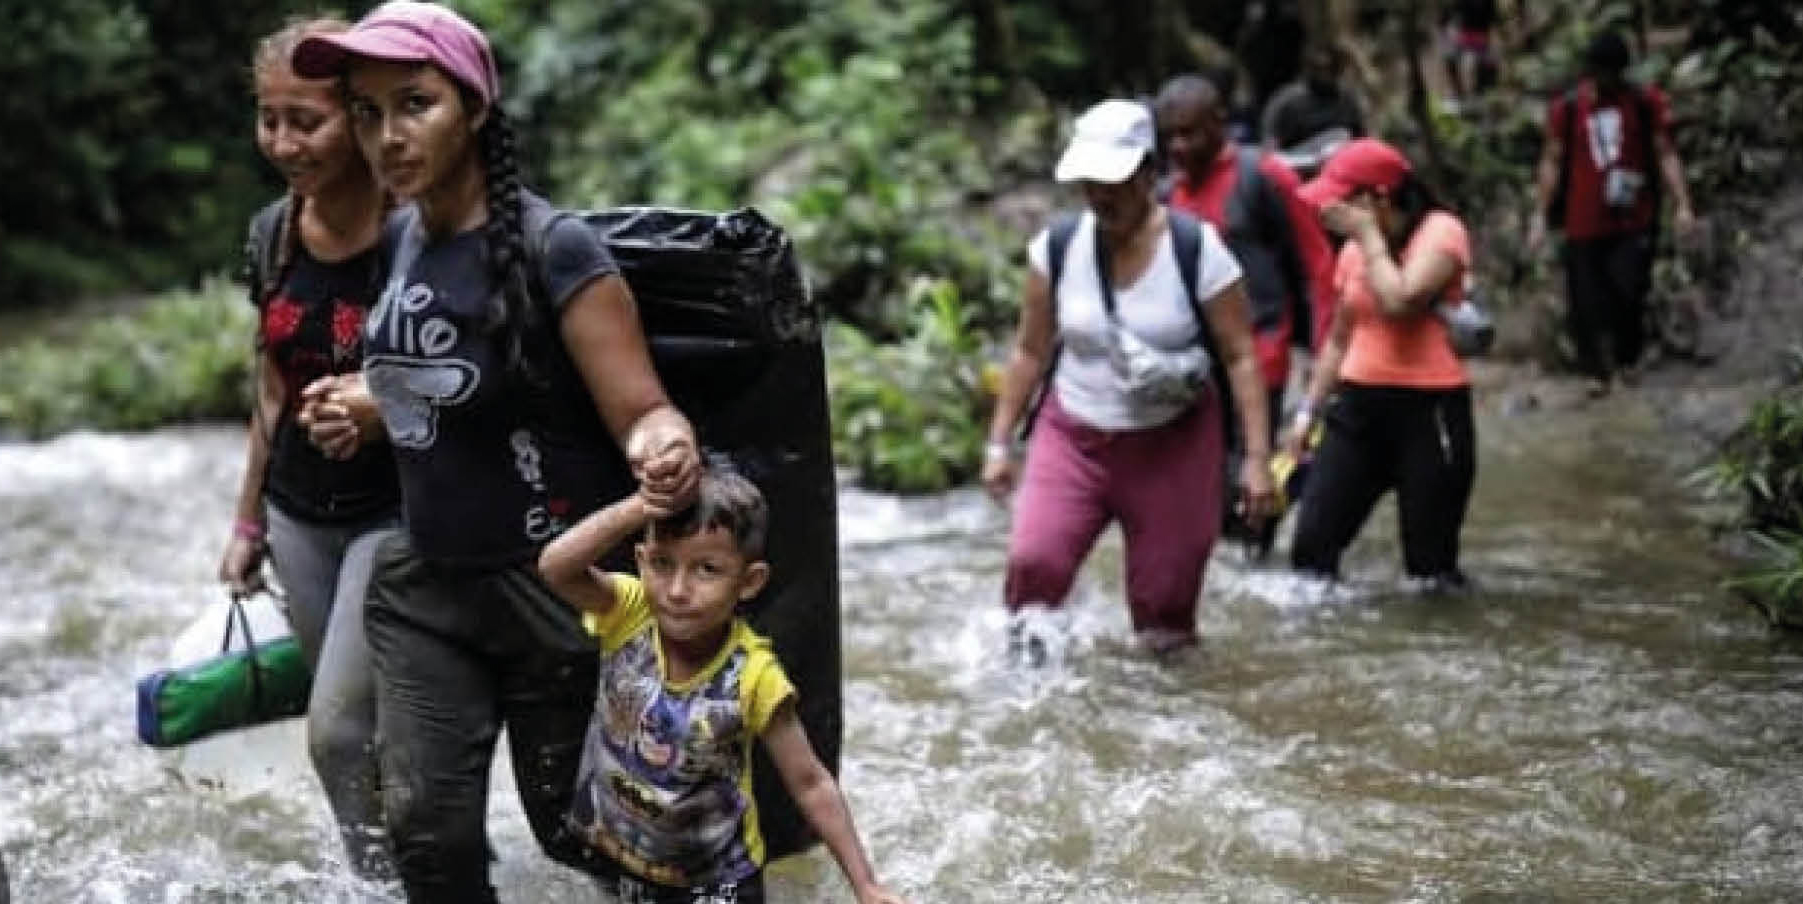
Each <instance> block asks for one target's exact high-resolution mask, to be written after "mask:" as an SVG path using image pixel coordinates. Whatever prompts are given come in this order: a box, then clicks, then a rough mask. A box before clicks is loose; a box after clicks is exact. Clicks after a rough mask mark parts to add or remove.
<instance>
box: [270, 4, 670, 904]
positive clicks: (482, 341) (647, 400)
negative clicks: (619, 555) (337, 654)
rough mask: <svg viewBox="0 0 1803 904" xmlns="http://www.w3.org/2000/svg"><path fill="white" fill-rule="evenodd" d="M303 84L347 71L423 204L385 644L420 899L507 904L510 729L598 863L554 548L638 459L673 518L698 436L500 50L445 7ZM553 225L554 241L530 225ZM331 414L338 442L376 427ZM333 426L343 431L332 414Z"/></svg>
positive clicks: (374, 326)
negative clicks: (499, 751)
mask: <svg viewBox="0 0 1803 904" xmlns="http://www.w3.org/2000/svg"><path fill="white" fill-rule="evenodd" d="M293 60H294V64H295V68H296V69H297V70H298V71H300V72H302V73H304V74H307V75H311V76H315V77H324V76H330V75H335V74H341V75H343V77H344V80H345V84H346V87H347V90H348V92H349V98H350V105H351V112H352V117H353V119H354V121H355V128H356V132H357V138H358V141H359V143H360V144H361V145H362V147H363V151H364V154H365V156H366V157H367V158H368V159H369V160H370V161H371V162H372V163H373V164H374V165H375V167H376V170H377V172H378V174H379V177H380V178H381V180H382V183H383V185H384V186H385V187H386V188H387V189H388V190H390V191H391V192H392V193H393V194H394V195H395V196H396V197H397V198H398V199H399V200H401V201H402V202H411V206H410V207H407V208H405V209H403V210H402V211H400V212H399V213H398V214H397V215H396V216H395V217H394V218H392V219H391V222H390V224H389V228H388V230H387V237H386V239H385V244H386V247H387V261H388V265H389V268H390V272H391V275H390V278H389V279H388V281H387V285H386V288H385V289H384V291H383V293H382V299H381V301H380V303H379V304H378V305H377V307H376V309H375V311H373V312H372V314H371V316H370V320H369V322H368V324H367V326H366V329H365V333H364V338H365V341H366V343H367V351H368V357H367V359H366V361H365V364H364V376H365V379H366V383H367V390H368V392H369V393H370V394H373V396H374V397H375V400H376V402H377V403H378V405H379V408H380V411H381V417H382V422H383V424H384V426H385V432H386V434H387V436H388V438H389V441H390V443H391V444H392V445H393V446H394V448H395V457H396V462H397V464H398V465H399V470H400V475H401V487H402V500H403V510H404V520H405V522H406V525H407V530H406V531H405V533H404V535H403V536H401V537H397V538H395V539H394V540H391V541H389V542H387V543H385V544H384V545H383V547H382V549H381V550H380V551H379V552H378V554H377V561H376V577H375V580H374V583H373V585H372V588H371V593H370V601H369V611H368V617H367V627H368V631H369V638H370V646H371V648H372V650H373V652H374V657H375V667H376V675H377V684H378V696H379V699H380V702H381V712H382V747H383V760H382V762H383V767H384V772H383V779H384V782H385V786H384V791H385V802H386V806H387V814H388V820H389V829H390V835H391V838H392V839H393V842H394V846H395V852H396V858H397V862H398V864H399V866H400V872H401V878H402V881H403V883H404V884H405V885H406V888H407V893H408V896H409V898H410V899H411V900H414V901H450V900H456V901H478V902H480V901H493V900H494V891H493V889H492V888H491V887H490V886H489V884H488V856H487V852H486V849H485V845H484V823H485V814H486V810H487V791H488V781H489V765H490V762H491V760H492V757H493V752H494V744H495V740H496V737H497V735H498V733H499V731H500V729H501V728H502V727H505V728H506V729H507V734H508V738H509V742H510V745H511V753H512V760H513V767H514V777H515V785H516V788H517V789H518V793H519V795H520V798H521V803H522V805H523V807H524V809H525V811H526V816H527V820H528V822H529V823H530V824H531V826H532V829H533V832H534V834H535V835H536V836H537V838H538V840H539V843H540V844H541V846H543V847H544V848H545V850H546V851H547V853H550V854H551V855H552V856H554V857H556V858H558V859H560V860H563V861H564V862H566V863H570V864H572V865H576V866H581V867H586V868H590V869H597V870H602V871H605V870H606V868H607V867H606V866H605V865H604V864H597V863H594V862H593V860H592V859H591V858H592V857H593V856H594V855H592V854H590V853H588V849H587V847H586V846H585V845H583V844H581V843H580V842H579V841H578V840H577V839H576V838H575V837H574V836H573V834H572V833H571V832H570V831H569V830H568V829H567V828H566V826H565V823H564V817H565V814H566V813H567V812H568V809H569V804H570V799H571V794H572V793H573V791H574V788H575V778H576V767H577V763H578V758H579V757H580V755H581V746H582V739H583V734H584V731H585V728H586V724H587V720H588V717H589V714H590V712H591V711H592V709H593V706H594V699H595V692H596V681H597V677H598V675H597V672H598V660H599V658H598V657H597V656H596V655H595V646H594V643H593V640H592V639H591V638H588V637H587V636H586V634H585V633H584V631H583V630H582V627H581V624H580V621H579V618H578V614H577V612H576V611H575V610H574V609H572V608H571V607H570V606H569V605H568V604H567V603H565V602H563V601H562V600H561V599H559V598H558V597H557V596H556V595H555V594H553V593H552V592H551V591H550V590H549V589H548V588H547V587H546V586H545V584H544V582H543V581H542V580H541V579H540V578H539V576H538V573H537V570H536V568H535V567H534V563H535V560H536V556H537V551H538V549H539V548H540V547H542V546H543V545H544V543H545V542H546V541H547V540H548V539H549V538H550V537H551V536H553V535H554V534H556V533H557V532H558V531H559V530H561V529H562V528H563V527H564V526H566V525H568V524H570V523H573V522H574V521H575V520H576V519H579V518H581V517H582V516H583V515H586V514H587V513H588V512H590V511H593V510H595V509H596V508H599V507H600V506H601V505H602V504H604V503H606V502H609V501H612V498H613V497H615V496H619V495H623V494H624V493H625V492H627V491H629V490H630V489H631V487H630V486H619V485H611V484H610V483H609V482H608V475H609V474H613V473H618V472H619V469H618V468H617V466H616V462H617V460H618V451H617V450H616V448H615V445H616V443H617V444H618V446H619V447H620V448H623V449H624V450H625V451H626V453H627V456H626V457H627V460H628V461H629V462H630V464H631V472H632V477H634V478H636V479H637V480H638V482H639V485H640V488H641V492H644V493H645V494H646V495H647V497H648V498H650V499H651V500H652V501H653V503H654V504H656V505H658V506H660V507H669V508H681V507H682V506H684V505H686V504H687V503H688V502H689V501H690V500H691V499H692V498H693V495H694V493H695V488H696V484H697V482H698V479H699V465H700V462H699V458H698V455H697V452H696V444H695V438H694V434H693V430H692V429H691V427H690V425H689V423H688V421H687V420H686V419H685V418H684V417H683V416H682V414H681V413H680V412H678V411H677V410H676V408H675V407H674V406H672V405H671V404H670V402H669V400H668V398H667V397H666V395H665V394H664V390H663V388H662V386H661V385H660V383H659V382H658V379H657V376H656V374H655V373H654V372H653V370H652V369H651V361H650V354H649V351H648V349H647V347H646V342H645V338H644V334H643V332H642V330H641V327H640V325H639V320H638V313H637V310H636V307H635V305H634V303H633V298H632V293H631V291H630V290H629V289H628V288H627V286H626V283H625V281H624V280H623V279H621V278H620V275H619V269H618V267H617V266H616V265H615V263H614V261H613V258H612V257H611V256H610V255H609V254H608V252H607V249H606V247H605V246H603V245H602V244H601V242H600V240H599V239H598V238H597V237H596V236H595V234H594V233H593V232H591V231H590V230H589V228H588V227H587V226H586V225H585V224H584V223H582V222H581V221H579V220H576V219H574V218H563V219H556V218H553V217H552V216H551V215H550V212H549V210H548V208H547V207H546V206H545V202H544V201H543V200H542V199H540V198H538V197H537V196H535V195H531V194H529V193H527V192H525V191H524V190H523V189H522V188H521V187H520V180H519V176H518V172H517V168H516V164H515V159H514V137H513V130H512V127H511V125H510V124H509V122H508V119H507V118H506V116H505V115H504V114H503V112H502V110H501V109H500V107H499V106H497V101H498V98H499V94H500V91H499V84H498V77H497V75H496V72H495V65H494V58H493V56H492V54H491V53H490V51H489V48H488V42H487V39H486V38H485V37H484V36H483V34H482V33H481V32H480V31H479V30H477V29H476V28H475V27H474V26H472V25H470V24H469V23H468V22H467V21H465V20H464V19H462V18H461V17H460V16H458V15H457V14H456V13H454V12H452V11H450V10H449V9H446V8H444V7H441V6H437V5H433V4H425V3H414V2H392V3H388V4H385V5H383V6H381V7H378V8H377V9H375V10H374V11H372V12H371V13H370V14H369V15H367V16H365V17H364V18H363V19H362V20H361V21H360V22H358V23H357V25H356V26H355V27H354V28H353V29H352V30H351V31H349V32H346V33H344V34H342V35H326V36H320V37H315V38H312V39H309V40H307V41H304V42H302V43H301V44H300V46H298V47H297V48H296V50H295V53H294V57H293ZM546 222H552V223H554V225H551V226H549V227H548V228H547V229H546V230H545V231H544V232H536V227H535V233H536V234H534V235H533V236H531V239H530V241H531V243H532V247H530V248H529V247H528V237H527V236H526V234H525V224H526V223H534V224H543V223H546ZM356 393H357V389H356V387H355V386H354V385H353V384H350V383H348V382H346V381H331V382H328V383H326V384H324V385H322V386H321V387H319V388H318V389H317V390H316V391H315V392H313V393H312V394H310V396H309V398H310V400H311V401H312V402H314V403H315V404H316V405H317V406H318V409H317V412H311V413H309V415H308V417H309V420H312V421H313V422H314V432H315V436H316V437H317V438H324V439H327V440H334V439H337V438H339V437H343V436H345V435H347V434H348V435H350V436H352V437H353V441H354V437H355V435H356V434H357V433H358V428H356V427H355V426H353V425H351V424H350V423H349V421H348V420H347V419H346V418H344V417H342V416H323V414H324V412H326V411H327V409H328V408H329V407H330V406H334V405H342V406H345V407H348V408H353V409H354V408H356V407H357V405H356V402H357V399H356V398H355V396H356ZM315 414H320V415H321V416H318V417H315V416H314V415H315Z"/></svg>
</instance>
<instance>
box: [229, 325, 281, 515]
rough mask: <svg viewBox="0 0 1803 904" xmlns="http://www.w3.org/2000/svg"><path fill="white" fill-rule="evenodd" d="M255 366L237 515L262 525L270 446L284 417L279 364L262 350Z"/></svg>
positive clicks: (254, 363)
mask: <svg viewBox="0 0 1803 904" xmlns="http://www.w3.org/2000/svg"><path fill="white" fill-rule="evenodd" d="M252 363H253V366H254V367H255V368H256V387H255V397H254V398H252V399H251V406H250V436H249V438H248V440H247V442H246V444H245V454H244V480H243V482H242V483H240V484H239V487H238V505H237V507H236V510H235V511H236V517H237V519H238V520H239V521H240V522H250V523H256V524H262V523H263V521H264V513H263V484H264V480H265V478H266V477H267V476H268V472H269V451H270V445H271V443H272V441H273V439H274V437H275V431H276V428H277V427H278V426H279V425H278V424H277V423H276V419H277V418H279V417H280V416H281V411H282V395H283V393H284V392H285V387H283V385H282V375H281V374H280V373H279V372H277V371H276V368H275V363H274V362H272V361H270V360H269V355H268V353H267V352H262V351H259V352H258V353H257V356H256V360H255V361H254V362H252Z"/></svg>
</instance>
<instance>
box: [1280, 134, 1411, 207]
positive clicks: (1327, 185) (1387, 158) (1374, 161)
mask: <svg viewBox="0 0 1803 904" xmlns="http://www.w3.org/2000/svg"><path fill="white" fill-rule="evenodd" d="M1414 169H1415V168H1414V167H1413V166H1411V165H1410V164H1409V158H1407V157H1404V156H1402V152H1401V151H1398V150H1397V149H1395V148H1394V147H1391V146H1390V145H1388V144H1385V143H1383V142H1381V141H1378V140H1377V139H1375V138H1360V139H1357V140H1355V141H1349V142H1347V143H1346V144H1345V145H1344V146H1342V147H1341V148H1340V149H1339V150H1337V151H1335V152H1334V154H1333V156H1332V157H1329V158H1327V165H1326V166H1323V167H1321V174H1320V175H1318V176H1316V177H1315V178H1313V179H1310V180H1309V181H1308V184H1307V185H1304V186H1302V188H1300V189H1298V190H1297V191H1296V196H1297V197H1299V198H1301V199H1302V200H1304V201H1307V202H1308V203H1309V204H1311V205H1313V206H1315V207H1327V206H1329V205H1332V204H1338V203H1340V202H1341V201H1344V200H1346V199H1347V198H1348V197H1351V196H1352V195H1353V194H1354V193H1355V192H1358V191H1360V190H1363V189H1372V190H1376V191H1390V190H1391V189H1394V188H1395V187H1396V186H1398V185H1401V184H1402V180H1403V177H1404V176H1407V175H1408V174H1409V173H1411V172H1413V171H1414Z"/></svg>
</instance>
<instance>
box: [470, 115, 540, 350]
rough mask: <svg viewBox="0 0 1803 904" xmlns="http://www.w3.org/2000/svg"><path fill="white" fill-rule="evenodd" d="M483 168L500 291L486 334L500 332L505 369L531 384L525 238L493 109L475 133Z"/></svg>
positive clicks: (533, 314)
mask: <svg viewBox="0 0 1803 904" xmlns="http://www.w3.org/2000/svg"><path fill="white" fill-rule="evenodd" d="M476 142H477V145H478V152H479V153H480V154H481V158H482V168H483V171H484V173H485V174H486V176H487V179H488V223H487V224H486V225H484V227H483V230H484V233H485V238H486V239H487V240H488V241H487V245H488V269H489V273H490V274H491V275H492V277H493V279H494V281H495V283H496V285H498V286H500V291H499V292H497V293H495V296H494V298H493V300H492V301H491V302H490V308H489V321H488V322H489V328H490V329H491V330H495V331H499V332H500V333H501V336H502V340H503V343H504V349H505V352H506V356H507V369H508V371H509V372H511V373H513V374H514V375H515V376H520V377H525V378H526V379H527V380H528V381H532V382H536V379H535V375H534V368H533V367H532V362H531V360H530V356H529V355H528V354H527V349H526V347H525V337H526V336H527V335H528V333H529V332H530V330H531V329H532V327H534V326H535V325H536V324H537V320H538V312H537V311H536V310H535V309H534V307H533V304H532V289H531V281H530V277H529V275H528V274H527V272H526V235H525V225H524V211H523V209H522V201H521V194H522V192H523V191H524V189H523V188H522V187H521V185H520V166H519V160H518V157H517V155H516V153H515V144H516V138H515V136H514V131H513V123H512V122H509V121H508V119H507V115H506V114H505V113H503V112H502V111H501V108H500V107H498V106H491V107H489V110H488V119H487V121H485V122H484V123H483V124H482V128H481V129H480V130H479V131H478V132H477V133H476Z"/></svg>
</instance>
